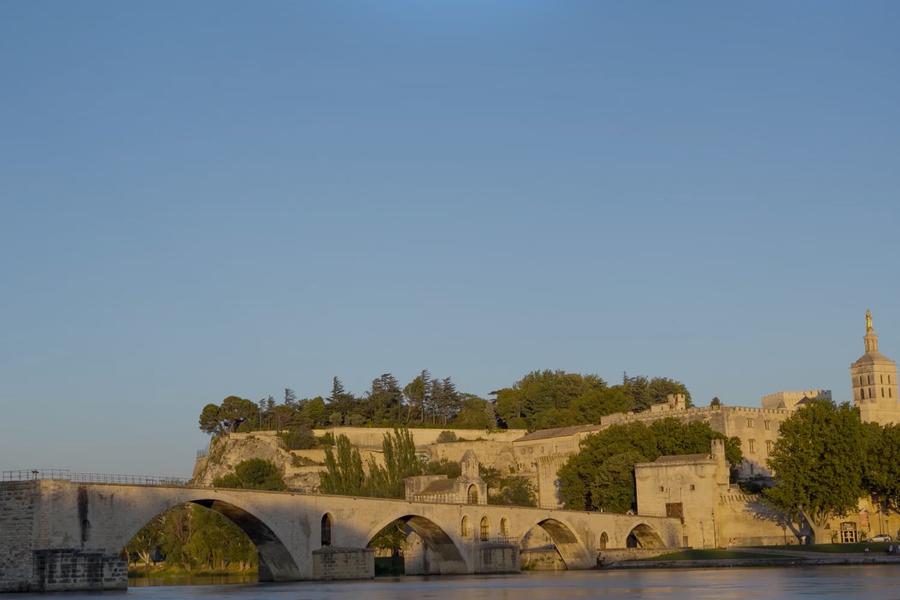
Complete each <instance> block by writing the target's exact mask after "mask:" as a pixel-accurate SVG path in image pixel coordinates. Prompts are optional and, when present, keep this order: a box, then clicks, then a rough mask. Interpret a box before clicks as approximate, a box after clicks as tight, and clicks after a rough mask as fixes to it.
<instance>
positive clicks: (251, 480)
mask: <svg viewBox="0 0 900 600" xmlns="http://www.w3.org/2000/svg"><path fill="white" fill-rule="evenodd" d="M213 487H225V488H235V489H246V490H286V489H287V485H286V484H285V483H284V479H283V478H282V476H281V471H279V470H278V467H276V466H275V465H274V463H272V462H271V461H268V460H264V459H262V458H251V459H249V460H245V461H243V462H241V463H238V465H237V466H235V468H234V473H229V474H227V475H223V476H222V477H218V478H216V479H215V480H214V481H213Z"/></svg>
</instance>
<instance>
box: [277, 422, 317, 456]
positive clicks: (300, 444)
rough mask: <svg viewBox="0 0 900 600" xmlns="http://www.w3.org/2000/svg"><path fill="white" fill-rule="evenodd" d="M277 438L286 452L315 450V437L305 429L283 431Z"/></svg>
mask: <svg viewBox="0 0 900 600" xmlns="http://www.w3.org/2000/svg"><path fill="white" fill-rule="evenodd" d="M279 438H281V441H282V443H283V444H284V447H285V449H286V450H309V449H310V448H315V447H316V444H317V441H316V436H314V435H313V432H312V431H311V430H310V429H308V428H306V427H301V428H298V429H289V430H287V431H283V432H281V433H280V434H279Z"/></svg>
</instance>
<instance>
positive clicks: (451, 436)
mask: <svg viewBox="0 0 900 600" xmlns="http://www.w3.org/2000/svg"><path fill="white" fill-rule="evenodd" d="M455 441H456V433H455V432H453V431H442V432H440V433H439V434H438V436H437V443H438V444H447V443H450V442H455Z"/></svg>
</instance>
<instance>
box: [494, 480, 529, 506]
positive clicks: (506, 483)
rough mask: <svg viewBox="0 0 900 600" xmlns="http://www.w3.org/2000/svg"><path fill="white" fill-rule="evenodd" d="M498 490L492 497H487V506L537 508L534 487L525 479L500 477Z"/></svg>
mask: <svg viewBox="0 0 900 600" xmlns="http://www.w3.org/2000/svg"><path fill="white" fill-rule="evenodd" d="M499 488H500V489H499V490H498V492H497V493H496V494H494V495H488V504H498V505H506V506H537V497H536V495H535V493H534V486H533V485H532V484H531V482H530V481H529V480H528V479H527V478H526V477H517V476H514V475H513V476H509V477H501V478H500V481H499Z"/></svg>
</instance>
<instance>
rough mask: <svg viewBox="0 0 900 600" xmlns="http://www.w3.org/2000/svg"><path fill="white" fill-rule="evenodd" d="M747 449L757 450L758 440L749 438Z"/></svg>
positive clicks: (749, 450)
mask: <svg viewBox="0 0 900 600" xmlns="http://www.w3.org/2000/svg"><path fill="white" fill-rule="evenodd" d="M747 451H748V452H751V453H753V452H756V440H747Z"/></svg>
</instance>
